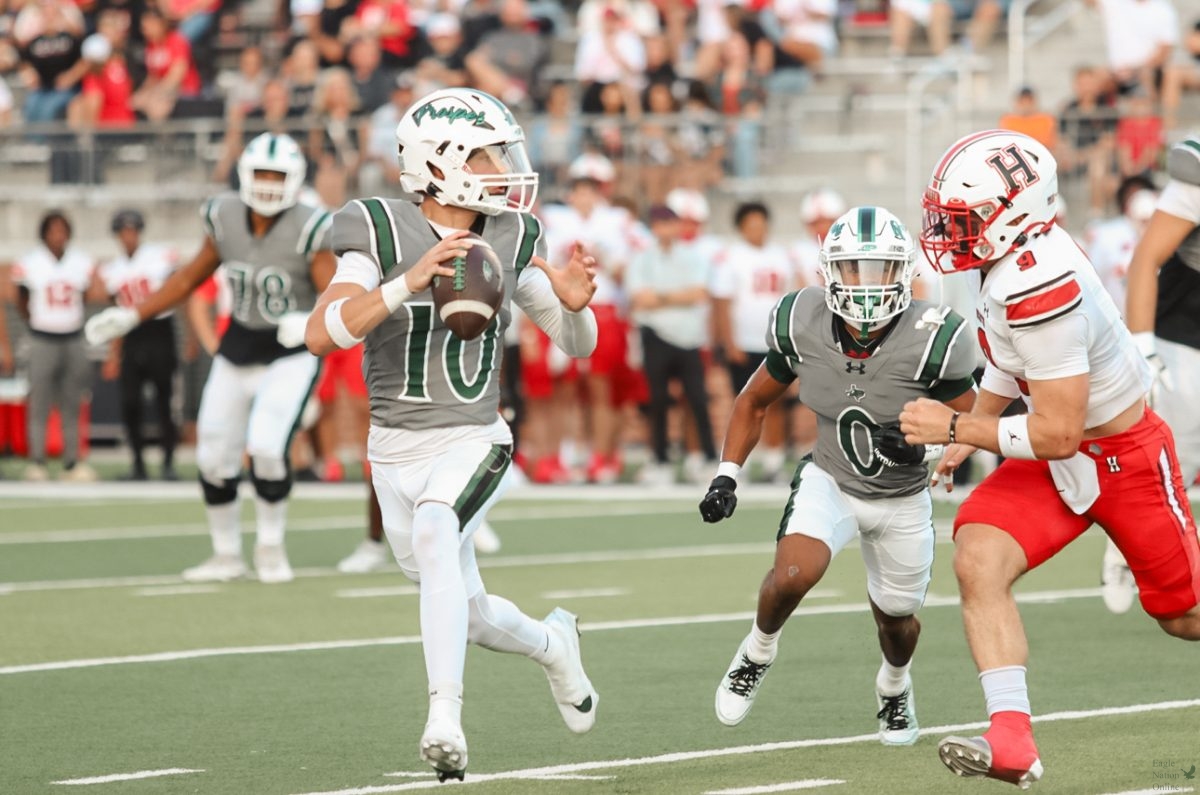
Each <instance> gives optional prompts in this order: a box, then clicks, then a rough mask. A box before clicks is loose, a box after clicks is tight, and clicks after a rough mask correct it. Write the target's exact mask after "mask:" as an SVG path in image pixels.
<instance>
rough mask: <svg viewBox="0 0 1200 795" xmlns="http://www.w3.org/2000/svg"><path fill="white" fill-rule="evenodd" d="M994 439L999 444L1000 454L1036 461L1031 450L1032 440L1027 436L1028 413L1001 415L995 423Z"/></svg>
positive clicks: (1006, 456)
mask: <svg viewBox="0 0 1200 795" xmlns="http://www.w3.org/2000/svg"><path fill="white" fill-rule="evenodd" d="M996 428H997V433H996V441H997V443H998V444H999V445H1000V454H1001V455H1003V456H1004V457H1005V458H1024V459H1025V460H1027V461H1036V460H1037V456H1036V455H1035V454H1034V452H1033V442H1032V441H1031V440H1030V438H1029V415H1028V414H1019V415H1017V416H1016V417H1001V418H1000V422H999V423H997V425H996Z"/></svg>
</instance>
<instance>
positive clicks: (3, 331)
mask: <svg viewBox="0 0 1200 795" xmlns="http://www.w3.org/2000/svg"><path fill="white" fill-rule="evenodd" d="M0 287H3V288H4V289H2V290H0V297H3V296H4V295H5V294H6V293H7V292H8V288H7V285H3V284H2V283H0ZM5 303H6V302H5V301H0V376H8V375H12V374H13V372H14V366H15V365H14V363H13V362H14V360H13V349H12V342H10V341H9V339H8V312H6V311H5V309H4V304H5Z"/></svg>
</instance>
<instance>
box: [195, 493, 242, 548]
mask: <svg viewBox="0 0 1200 795" xmlns="http://www.w3.org/2000/svg"><path fill="white" fill-rule="evenodd" d="M204 511H205V513H207V514H208V533H209V535H211V536H212V545H213V552H215V553H217V554H218V555H224V556H226V557H228V556H231V555H232V556H237V557H239V558H240V557H241V556H242V527H241V517H240V516H239V513H240V509H239V504H238V501H237V500H234V501H233V502H227V503H225V504H224V505H205V506H204Z"/></svg>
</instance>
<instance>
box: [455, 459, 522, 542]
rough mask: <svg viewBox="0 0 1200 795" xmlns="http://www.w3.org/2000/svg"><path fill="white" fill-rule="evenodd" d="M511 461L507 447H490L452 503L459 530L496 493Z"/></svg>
mask: <svg viewBox="0 0 1200 795" xmlns="http://www.w3.org/2000/svg"><path fill="white" fill-rule="evenodd" d="M511 461H512V454H511V452H510V451H509V448H508V446H506V445H499V444H494V445H492V449H491V450H490V451H489V452H488V454H487V455H486V456H485V457H484V459H483V461H482V462H481V463H480V464H479V466H478V467H476V469H475V472H474V474H472V475H471V479H470V480H469V481H467V487H466V488H464V489H463V490H462V493H461V494H460V495H458V499H457V500H455V501H454V513H455V514H457V515H458V521H459V527H460V529H461V528H463V527H466V526H467V523H468V522H470V521H471V519H473V518H474V517H475V514H477V513H478V512H479V509H480V508H482V507H483V506H484V504H485V503H486V502H487V501H488V498H490V497H491V496H492V494H493V493H494V492H495V491H496V488H497V487H498V486H499V485H500V481H502V480H504V473H505V472H507V471H508V465H509V463H510V462H511Z"/></svg>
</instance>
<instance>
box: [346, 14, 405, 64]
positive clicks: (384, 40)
mask: <svg viewBox="0 0 1200 795" xmlns="http://www.w3.org/2000/svg"><path fill="white" fill-rule="evenodd" d="M354 17H355V19H357V20H358V23H359V24H360V25H361V26H362V29H363V31H364V32H372V33H377V34H378V36H379V47H380V49H382V50H383V52H384V53H385V56H384V57H385V60H386V61H387V62H388V63H389V65H392V66H396V65H400V64H404V63H407V62H408V61H409V60H410V59H411V57H412V40H413V34H414V33H415V30H414V29H413V26H412V25H411V24H410V23H409V21H408V7H407V6H406V5H405V4H404V3H403V2H401V0H365V2H363V3H362V4H361V5H359V7H358V11H356V12H355V13H354Z"/></svg>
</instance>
